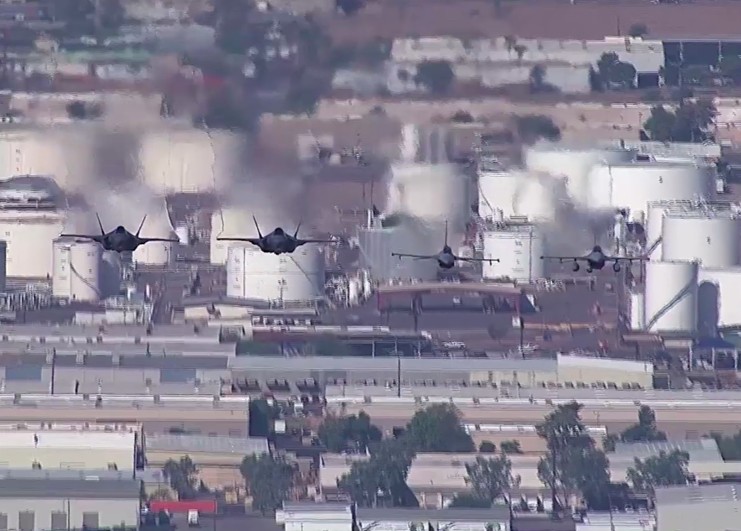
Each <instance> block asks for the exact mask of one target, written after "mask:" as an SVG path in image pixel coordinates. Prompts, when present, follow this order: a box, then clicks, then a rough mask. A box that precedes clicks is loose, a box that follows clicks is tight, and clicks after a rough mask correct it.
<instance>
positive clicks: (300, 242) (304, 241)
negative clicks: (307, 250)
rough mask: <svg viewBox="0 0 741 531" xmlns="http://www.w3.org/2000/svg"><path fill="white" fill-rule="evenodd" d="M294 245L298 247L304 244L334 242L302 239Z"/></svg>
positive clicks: (332, 241) (330, 241) (331, 241)
mask: <svg viewBox="0 0 741 531" xmlns="http://www.w3.org/2000/svg"><path fill="white" fill-rule="evenodd" d="M296 243H297V244H298V245H304V244H306V243H335V242H334V240H314V239H309V240H304V239H303V238H302V239H300V240H298V241H297V242H296Z"/></svg>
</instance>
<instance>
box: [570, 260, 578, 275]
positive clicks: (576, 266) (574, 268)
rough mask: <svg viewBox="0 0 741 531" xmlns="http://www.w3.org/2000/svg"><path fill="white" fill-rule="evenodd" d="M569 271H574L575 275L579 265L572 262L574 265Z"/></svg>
mask: <svg viewBox="0 0 741 531" xmlns="http://www.w3.org/2000/svg"><path fill="white" fill-rule="evenodd" d="M571 269H573V270H574V273H576V272H577V271H579V263H578V262H574V265H573V266H571Z"/></svg>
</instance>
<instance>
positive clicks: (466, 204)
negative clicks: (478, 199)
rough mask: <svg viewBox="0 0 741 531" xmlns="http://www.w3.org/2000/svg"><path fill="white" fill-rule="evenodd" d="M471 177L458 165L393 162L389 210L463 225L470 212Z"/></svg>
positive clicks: (454, 224) (455, 225)
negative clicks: (464, 173)
mask: <svg viewBox="0 0 741 531" xmlns="http://www.w3.org/2000/svg"><path fill="white" fill-rule="evenodd" d="M470 199H471V194H470V189H469V179H468V177H466V176H465V175H463V174H462V173H461V172H460V171H459V170H458V167H457V166H456V165H455V164H434V165H433V164H394V165H392V167H391V183H390V185H389V198H388V202H387V206H386V210H387V211H388V212H389V213H403V214H407V215H410V216H413V217H416V218H419V219H422V220H425V221H445V220H447V221H448V222H449V223H450V226H451V229H460V228H462V227H463V225H464V224H465V222H466V221H468V218H469V217H470V212H471V203H470Z"/></svg>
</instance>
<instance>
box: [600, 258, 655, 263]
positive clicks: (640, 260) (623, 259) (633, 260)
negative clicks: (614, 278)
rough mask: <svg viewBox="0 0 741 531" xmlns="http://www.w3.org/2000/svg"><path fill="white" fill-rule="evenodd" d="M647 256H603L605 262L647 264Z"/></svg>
mask: <svg viewBox="0 0 741 531" xmlns="http://www.w3.org/2000/svg"><path fill="white" fill-rule="evenodd" d="M650 260H651V259H650V258H649V257H648V256H605V262H628V263H630V264H632V263H633V262H649V261H650Z"/></svg>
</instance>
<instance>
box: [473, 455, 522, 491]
mask: <svg viewBox="0 0 741 531" xmlns="http://www.w3.org/2000/svg"><path fill="white" fill-rule="evenodd" d="M466 474H467V477H466V483H468V484H469V485H471V488H472V489H473V494H474V496H476V497H478V498H481V499H484V500H487V501H489V502H490V503H493V502H494V501H495V500H497V499H498V498H500V497H502V495H503V494H505V493H506V492H508V491H509V489H510V487H511V486H512V463H511V462H510V460H509V459H507V457H506V456H498V457H492V458H488V459H486V458H484V457H477V458H476V461H474V462H473V463H470V464H467V465H466Z"/></svg>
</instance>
